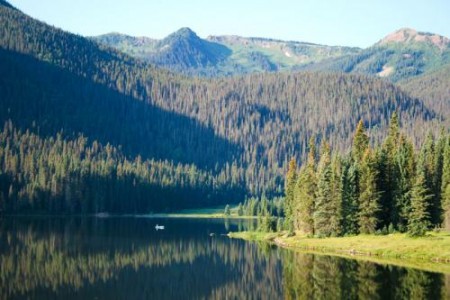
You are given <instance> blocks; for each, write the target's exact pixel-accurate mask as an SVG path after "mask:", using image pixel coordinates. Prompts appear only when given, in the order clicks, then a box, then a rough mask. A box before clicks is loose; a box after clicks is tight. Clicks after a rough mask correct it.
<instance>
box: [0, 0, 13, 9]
mask: <svg viewBox="0 0 450 300" xmlns="http://www.w3.org/2000/svg"><path fill="white" fill-rule="evenodd" d="M0 6H6V7H9V8H12V9H16V8H15V7H14V6H12V5H11V4H9V2H8V1H5V0H0Z"/></svg>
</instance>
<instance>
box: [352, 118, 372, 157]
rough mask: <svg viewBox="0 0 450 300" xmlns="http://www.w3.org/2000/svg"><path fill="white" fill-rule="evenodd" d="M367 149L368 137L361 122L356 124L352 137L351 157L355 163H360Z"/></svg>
mask: <svg viewBox="0 0 450 300" xmlns="http://www.w3.org/2000/svg"><path fill="white" fill-rule="evenodd" d="M368 147H369V137H368V136H367V134H366V129H365V127H364V123H363V121H362V120H360V121H359V122H358V126H357V127H356V130H355V134H354V136H353V146H352V157H353V159H354V160H355V161H356V162H358V163H359V162H361V160H362V159H363V156H364V154H365V153H366V150H367V148H368Z"/></svg>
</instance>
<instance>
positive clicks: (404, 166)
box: [390, 135, 416, 232]
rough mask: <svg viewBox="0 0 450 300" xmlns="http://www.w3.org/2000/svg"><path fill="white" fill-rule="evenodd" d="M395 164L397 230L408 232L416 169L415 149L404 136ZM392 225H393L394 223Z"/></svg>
mask: <svg viewBox="0 0 450 300" xmlns="http://www.w3.org/2000/svg"><path fill="white" fill-rule="evenodd" d="M395 163H396V165H397V168H398V178H397V187H396V190H397V191H398V192H397V198H396V199H397V201H396V204H397V210H398V212H399V219H398V224H397V227H398V228H397V229H398V230H400V231H401V232H404V231H406V228H407V225H408V218H409V214H410V211H411V190H412V186H413V184H414V176H415V168H416V165H415V155H414V147H413V145H412V143H411V142H410V141H408V140H407V138H406V136H404V135H401V136H400V141H399V149H398V151H397V153H396V156H395ZM390 225H392V223H391V224H390ZM392 226H393V225H392Z"/></svg>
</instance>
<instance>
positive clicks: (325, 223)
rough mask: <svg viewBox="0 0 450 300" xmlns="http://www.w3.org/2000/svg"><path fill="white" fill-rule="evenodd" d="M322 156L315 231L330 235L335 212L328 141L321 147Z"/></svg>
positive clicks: (314, 217)
mask: <svg viewBox="0 0 450 300" xmlns="http://www.w3.org/2000/svg"><path fill="white" fill-rule="evenodd" d="M321 152H322V154H321V157H320V161H319V165H318V168H317V173H318V174H317V178H318V182H317V195H316V201H315V203H314V214H313V219H314V233H315V234H316V235H318V236H330V235H331V234H332V233H333V232H332V228H331V226H330V218H331V214H332V213H333V211H332V208H331V206H332V205H331V198H332V175H333V174H332V169H331V159H330V153H329V147H328V145H327V143H326V142H324V143H323V145H322V149H321Z"/></svg>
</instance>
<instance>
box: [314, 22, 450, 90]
mask: <svg viewBox="0 0 450 300" xmlns="http://www.w3.org/2000/svg"><path fill="white" fill-rule="evenodd" d="M446 64H450V40H449V39H448V38H446V37H443V36H439V35H436V34H431V33H424V32H418V31H416V30H413V29H409V28H404V29H400V30H397V31H395V32H393V33H391V34H389V35H387V36H386V37H384V38H383V39H381V40H380V41H379V42H377V43H375V44H374V45H373V46H372V47H369V48H367V49H364V50H362V51H361V52H360V53H358V54H355V55H348V56H343V57H340V58H337V59H334V60H328V61H326V62H322V63H318V64H314V65H311V66H309V67H308V68H307V69H309V70H315V71H320V70H322V71H323V70H326V71H340V72H345V73H359V74H367V75H372V76H378V77H383V78H386V79H389V80H390V81H393V82H398V81H400V80H405V79H408V78H413V77H415V76H419V75H422V74H426V73H430V72H433V71H435V70H437V69H439V68H441V67H442V66H443V65H446Z"/></svg>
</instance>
